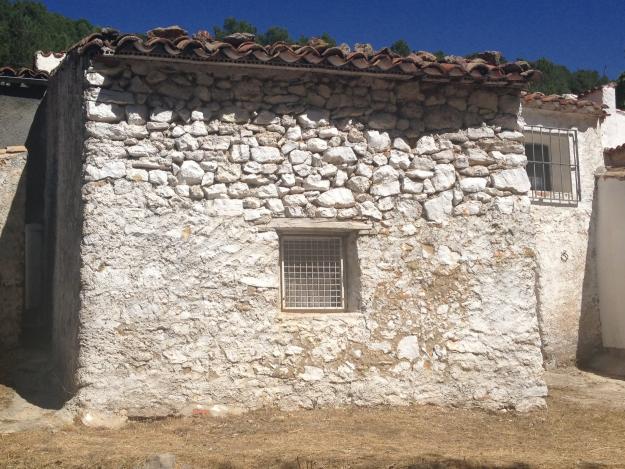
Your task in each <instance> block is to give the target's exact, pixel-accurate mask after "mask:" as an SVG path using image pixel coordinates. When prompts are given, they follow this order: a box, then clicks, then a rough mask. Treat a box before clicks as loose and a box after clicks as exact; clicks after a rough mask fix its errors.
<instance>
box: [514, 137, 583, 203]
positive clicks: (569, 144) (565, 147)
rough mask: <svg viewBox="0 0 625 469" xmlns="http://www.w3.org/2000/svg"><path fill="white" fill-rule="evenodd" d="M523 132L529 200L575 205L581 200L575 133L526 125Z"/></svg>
mask: <svg viewBox="0 0 625 469" xmlns="http://www.w3.org/2000/svg"><path fill="white" fill-rule="evenodd" d="M523 133H524V137H525V154H526V155H527V166H526V170H527V175H528V177H529V180H530V183H531V194H530V195H531V198H532V201H533V202H534V203H539V204H548V205H576V204H577V202H578V201H579V200H580V199H581V189H580V176H579V159H578V154H577V131H575V130H568V129H555V128H550V127H543V126H530V127H526V128H525V130H524V132H523Z"/></svg>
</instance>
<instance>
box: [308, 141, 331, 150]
mask: <svg viewBox="0 0 625 469" xmlns="http://www.w3.org/2000/svg"><path fill="white" fill-rule="evenodd" d="M327 149H328V142H326V141H325V140H324V139H322V138H311V139H309V140H308V141H307V142H306V150H308V151H312V152H313V153H321V152H324V151H326V150H327Z"/></svg>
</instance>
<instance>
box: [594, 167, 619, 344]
mask: <svg viewBox="0 0 625 469" xmlns="http://www.w3.org/2000/svg"><path fill="white" fill-rule="evenodd" d="M598 186H599V189H598V192H599V194H598V201H599V203H598V208H599V214H598V220H597V264H598V269H597V270H598V277H599V298H600V301H601V330H602V335H603V345H604V346H605V347H614V348H622V349H625V301H624V298H623V292H625V249H624V247H625V216H624V215H625V210H624V209H623V207H624V206H625V180H623V178H620V179H619V178H609V177H600V178H599V179H598Z"/></svg>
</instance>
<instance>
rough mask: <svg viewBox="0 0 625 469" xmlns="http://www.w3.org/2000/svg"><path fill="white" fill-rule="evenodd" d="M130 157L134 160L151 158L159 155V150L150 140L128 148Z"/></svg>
mask: <svg viewBox="0 0 625 469" xmlns="http://www.w3.org/2000/svg"><path fill="white" fill-rule="evenodd" d="M126 151H127V152H128V156H130V157H132V158H149V157H152V156H157V155H158V148H156V147H155V146H154V145H153V144H152V143H151V142H150V141H149V140H145V141H142V142H139V143H138V144H137V145H132V146H130V147H128V148H126Z"/></svg>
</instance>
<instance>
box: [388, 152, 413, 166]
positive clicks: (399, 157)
mask: <svg viewBox="0 0 625 469" xmlns="http://www.w3.org/2000/svg"><path fill="white" fill-rule="evenodd" d="M388 163H389V164H390V165H391V166H392V167H393V168H396V169H408V167H409V166H410V155H409V154H408V153H405V152H403V151H398V150H391V156H390V157H389V159H388Z"/></svg>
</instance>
